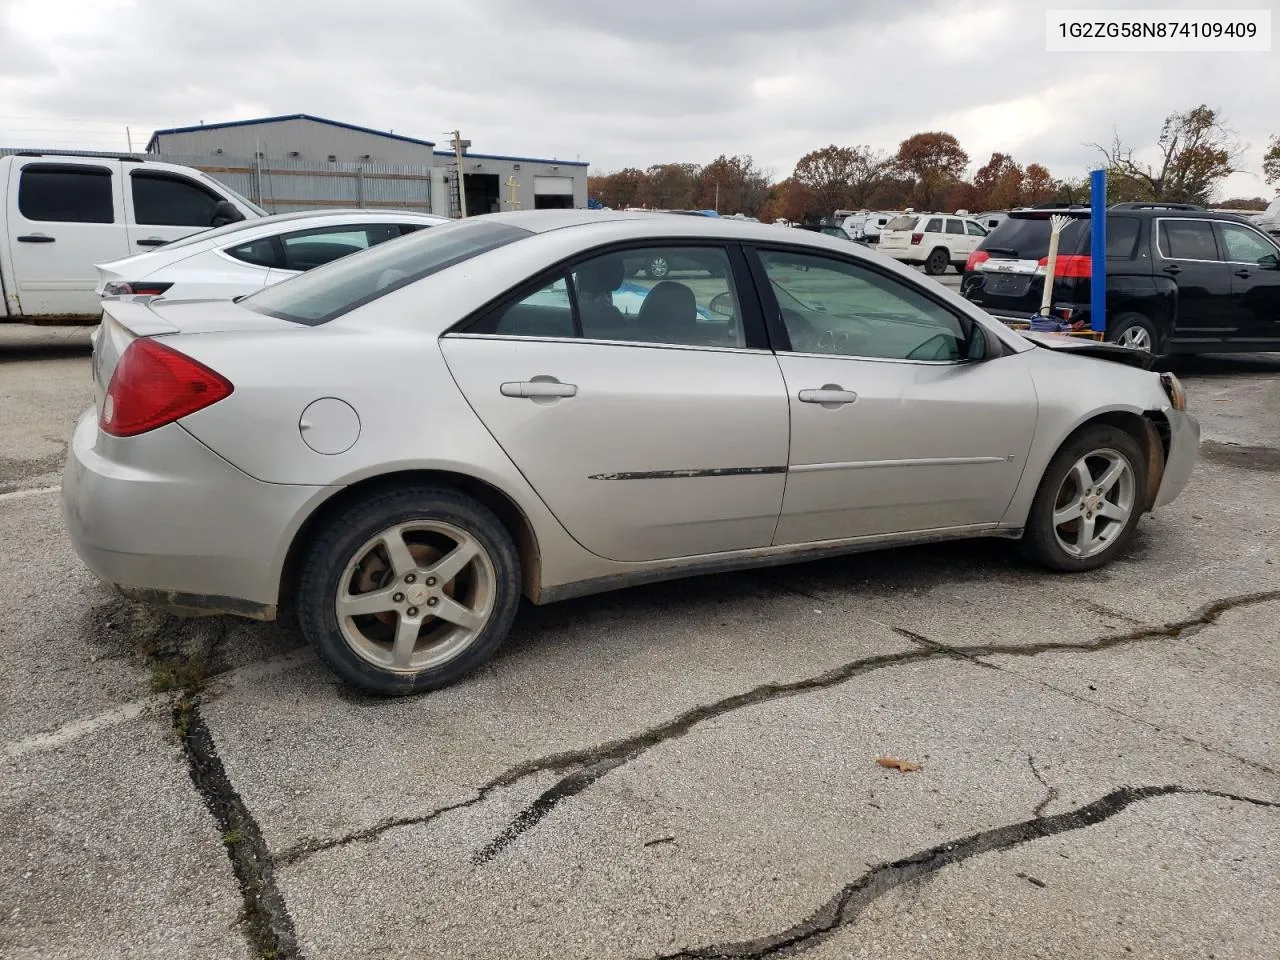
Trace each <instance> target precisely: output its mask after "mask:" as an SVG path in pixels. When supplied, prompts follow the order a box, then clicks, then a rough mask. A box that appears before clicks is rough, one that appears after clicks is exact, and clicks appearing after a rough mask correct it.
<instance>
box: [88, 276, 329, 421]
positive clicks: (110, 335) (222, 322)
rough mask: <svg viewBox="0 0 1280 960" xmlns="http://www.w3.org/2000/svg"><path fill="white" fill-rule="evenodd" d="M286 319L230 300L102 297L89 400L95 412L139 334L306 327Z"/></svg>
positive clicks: (227, 331) (95, 339)
mask: <svg viewBox="0 0 1280 960" xmlns="http://www.w3.org/2000/svg"><path fill="white" fill-rule="evenodd" d="M306 329H308V328H307V327H304V326H300V325H298V324H296V323H290V322H289V321H287V320H279V319H277V318H275V317H268V316H266V315H265V314H261V313H255V312H254V311H252V310H246V309H245V308H244V307H241V306H240V305H238V304H236V303H232V302H231V301H230V300H164V299H161V298H157V297H118V298H111V299H107V300H103V301H102V322H101V323H100V324H99V325H98V328H97V329H96V330H95V331H94V332H93V335H92V337H91V338H90V340H91V342H92V344H93V399H94V404H95V406H96V407H97V409H98V412H99V414H101V412H102V401H103V398H104V397H105V396H106V392H107V386H108V384H110V383H111V375H112V374H113V373H115V369H116V365H117V364H118V363H119V362H120V357H121V356H123V354H124V352H125V350H126V349H128V347H129V344H130V343H132V342H133V341H134V340H136V339H137V338H139V337H169V336H176V335H187V334H192V335H195V334H202V333H246V334H247V333H265V332H277V333H278V332H280V331H282V330H296V331H301V330H306Z"/></svg>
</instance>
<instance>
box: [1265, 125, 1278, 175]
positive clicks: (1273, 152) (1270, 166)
mask: <svg viewBox="0 0 1280 960" xmlns="http://www.w3.org/2000/svg"><path fill="white" fill-rule="evenodd" d="M1262 176H1263V177H1264V178H1266V181H1267V183H1274V184H1278V185H1280V134H1276V135H1275V136H1273V137H1272V138H1271V145H1270V146H1269V147H1268V148H1267V152H1266V153H1265V154H1263V157H1262Z"/></svg>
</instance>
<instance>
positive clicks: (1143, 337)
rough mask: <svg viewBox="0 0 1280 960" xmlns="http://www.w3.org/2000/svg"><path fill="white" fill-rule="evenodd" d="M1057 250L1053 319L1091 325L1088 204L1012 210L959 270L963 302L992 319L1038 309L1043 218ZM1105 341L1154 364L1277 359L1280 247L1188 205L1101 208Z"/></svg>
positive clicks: (1234, 221)
mask: <svg viewBox="0 0 1280 960" xmlns="http://www.w3.org/2000/svg"><path fill="white" fill-rule="evenodd" d="M1053 214H1061V215H1065V216H1068V217H1070V218H1071V219H1072V222H1071V223H1069V224H1067V226H1066V227H1065V228H1064V229H1063V231H1062V234H1061V236H1060V237H1059V241H1058V261H1057V269H1056V271H1055V275H1054V282H1053V297H1052V299H1051V300H1050V310H1051V314H1052V317H1053V319H1056V320H1060V321H1063V322H1066V323H1070V324H1072V325H1073V326H1077V327H1088V326H1089V296H1090V291H1089V276H1090V270H1091V258H1090V255H1089V252H1090V230H1089V226H1090V212H1089V209H1088V208H1087V207H1059V208H1051V209H1042V208H1041V209H1029V210H1014V211H1013V212H1011V213H1010V214H1009V218H1008V219H1007V220H1005V221H1004V222H1003V223H1001V224H1000V225H999V226H998V227H996V229H995V230H993V231H992V232H991V233H990V234H988V235H987V237H986V239H984V240H983V241H982V243H981V244H979V246H978V249H977V250H976V251H975V252H974V253H973V254H972V255H971V256H970V257H969V262H968V263H967V264H966V265H965V273H964V278H963V279H962V280H961V281H960V293H961V295H962V296H964V297H965V298H967V299H969V300H971V301H973V302H974V303H976V304H978V305H979V306H981V307H982V308H983V309H985V310H986V311H987V312H988V313H991V314H994V315H995V316H997V317H1000V318H1002V319H1006V320H1024V321H1025V320H1027V319H1029V318H1030V317H1031V316H1033V315H1034V314H1036V313H1037V312H1038V311H1039V309H1040V301H1041V296H1042V294H1043V292H1044V274H1045V266H1046V264H1047V263H1048V254H1049V229H1050V228H1049V217H1050V216H1052V215H1053ZM1106 270H1107V330H1106V337H1107V339H1108V340H1112V341H1115V342H1117V343H1120V344H1123V345H1125V346H1130V347H1137V348H1139V349H1142V350H1148V351H1150V352H1152V353H1155V354H1157V355H1164V354H1172V353H1209V352H1216V353H1222V352H1237V351H1240V352H1244V351H1265V350H1280V246H1278V245H1277V243H1276V240H1275V239H1273V238H1271V237H1268V236H1267V235H1266V234H1264V233H1262V232H1261V231H1259V230H1258V229H1256V228H1255V227H1253V226H1251V225H1250V224H1249V223H1248V221H1246V220H1244V219H1243V218H1241V217H1236V216H1232V215H1231V214H1224V213H1210V212H1208V211H1206V210H1205V209H1204V208H1203V207H1198V206H1193V205H1191V204H1175V203H1167V204H1154V203H1117V204H1115V205H1113V206H1111V207H1109V208H1108V209H1107V264H1106Z"/></svg>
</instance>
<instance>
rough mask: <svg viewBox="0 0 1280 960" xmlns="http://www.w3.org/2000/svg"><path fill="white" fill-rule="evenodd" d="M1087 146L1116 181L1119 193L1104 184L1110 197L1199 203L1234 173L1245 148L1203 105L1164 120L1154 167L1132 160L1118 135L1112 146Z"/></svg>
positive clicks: (1211, 111) (1130, 149)
mask: <svg viewBox="0 0 1280 960" xmlns="http://www.w3.org/2000/svg"><path fill="white" fill-rule="evenodd" d="M1089 146H1092V147H1094V148H1096V149H1097V150H1098V151H1099V152H1100V153H1101V154H1102V155H1103V157H1105V158H1106V161H1107V167H1108V172H1109V173H1110V175H1111V177H1110V179H1112V180H1115V181H1117V183H1116V186H1117V188H1118V189H1117V190H1112V189H1111V187H1110V184H1109V185H1108V195H1109V196H1112V195H1120V194H1129V193H1134V192H1137V193H1139V194H1142V196H1137V197H1133V199H1146V200H1163V201H1167V202H1172V203H1201V204H1203V203H1208V202H1209V201H1210V199H1211V198H1212V196H1213V192H1214V189H1215V188H1216V187H1217V185H1218V183H1219V182H1220V181H1222V180H1224V179H1225V178H1226V177H1228V176H1230V175H1231V174H1233V173H1235V172H1236V167H1235V163H1236V161H1237V160H1238V159H1239V158H1240V154H1241V152H1242V150H1243V148H1242V146H1241V144H1240V142H1239V141H1238V140H1237V139H1236V138H1235V134H1234V133H1232V131H1230V130H1229V129H1227V127H1226V126H1224V125H1223V123H1222V119H1221V117H1220V115H1219V114H1218V111H1216V110H1213V109H1211V108H1209V107H1208V106H1206V105H1204V104H1201V105H1200V106H1198V107H1193V108H1192V109H1190V110H1188V111H1186V112H1185V113H1171V114H1169V116H1168V117H1166V118H1165V121H1164V125H1163V126H1162V127H1161V128H1160V136H1159V138H1158V139H1157V140H1156V146H1157V148H1158V149H1159V151H1160V159H1159V160H1158V161H1157V162H1156V163H1155V164H1149V163H1143V162H1141V161H1139V160H1136V159H1134V155H1133V153H1134V151H1133V148H1131V147H1128V146H1126V145H1125V144H1124V143H1123V142H1122V141H1121V139H1120V136H1119V134H1116V135H1115V136H1114V137H1113V138H1112V141H1111V146H1110V147H1104V146H1102V144H1099V143H1093V144H1089Z"/></svg>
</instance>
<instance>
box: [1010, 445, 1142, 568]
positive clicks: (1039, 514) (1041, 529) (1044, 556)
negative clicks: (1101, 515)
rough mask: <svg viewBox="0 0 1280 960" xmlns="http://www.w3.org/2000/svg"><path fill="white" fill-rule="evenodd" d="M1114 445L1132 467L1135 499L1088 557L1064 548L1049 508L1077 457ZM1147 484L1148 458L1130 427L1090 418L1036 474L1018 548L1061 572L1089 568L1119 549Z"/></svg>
mask: <svg viewBox="0 0 1280 960" xmlns="http://www.w3.org/2000/svg"><path fill="white" fill-rule="evenodd" d="M1102 450H1108V451H1115V452H1116V453H1119V454H1121V455H1123V456H1124V458H1125V459H1127V460H1128V462H1129V465H1130V467H1131V469H1132V471H1133V483H1134V500H1133V508H1132V512H1131V513H1130V514H1129V517H1128V519H1127V520H1126V521H1125V524H1124V527H1123V529H1121V530H1120V531H1119V532H1118V533H1117V534H1115V535H1114V536H1113V537H1112V538H1111V540H1110V542H1109V543H1108V544H1107V546H1106V547H1105V548H1104V549H1103V550H1102V551H1101V552H1099V553H1096V554H1094V555H1092V556H1089V557H1077V556H1073V555H1072V554H1071V553H1069V552H1067V550H1065V549H1064V548H1063V546H1062V545H1061V544H1060V543H1059V542H1058V537H1057V536H1056V535H1055V527H1054V523H1053V513H1054V509H1055V507H1056V501H1057V500H1058V496H1059V492H1060V491H1061V490H1062V488H1063V484H1064V483H1065V482H1066V480H1067V476H1068V474H1069V473H1070V472H1071V471H1072V470H1073V469H1074V468H1075V465H1076V463H1077V462H1079V461H1080V460H1081V458H1083V457H1086V456H1088V455H1090V454H1091V453H1092V452H1094V451H1102ZM1146 489H1147V462H1146V459H1145V457H1144V455H1143V452H1142V447H1141V446H1139V444H1138V441H1136V440H1135V439H1134V438H1133V437H1132V436H1131V435H1130V434H1129V433H1127V432H1126V431H1124V430H1121V429H1120V428H1119V427H1113V426H1111V425H1109V424H1092V425H1088V426H1085V427H1082V428H1081V429H1079V430H1077V431H1076V432H1075V433H1074V434H1072V435H1071V437H1069V438H1068V439H1067V442H1066V443H1064V444H1063V445H1062V448H1061V449H1060V450H1058V452H1057V453H1056V454H1055V455H1054V457H1053V459H1052V460H1051V461H1049V466H1048V468H1047V469H1046V470H1045V472H1044V476H1043V477H1042V478H1041V480H1040V487H1039V489H1038V490H1037V491H1036V498H1035V501H1034V502H1033V503H1032V504H1031V512H1030V513H1029V514H1028V515H1027V525H1026V529H1025V530H1024V532H1023V535H1022V540H1021V541H1020V543H1019V548H1020V549H1021V551H1022V553H1023V554H1024V555H1025V556H1027V557H1028V558H1030V559H1032V560H1034V561H1036V562H1037V563H1040V564H1042V565H1043V566H1046V567H1048V568H1049V569H1051V570H1058V571H1061V572H1064V573H1080V572H1082V571H1085V570H1094V569H1096V568H1098V567H1101V566H1104V565H1105V564H1107V563H1110V562H1111V561H1112V560H1113V559H1114V558H1115V557H1116V556H1117V554H1119V553H1120V552H1121V551H1122V550H1123V549H1124V547H1125V545H1126V544H1127V543H1128V542H1129V540H1130V538H1131V537H1132V536H1133V532H1134V530H1135V529H1137V526H1138V519H1139V518H1140V517H1141V516H1142V510H1141V506H1142V496H1143V491H1145V490H1146Z"/></svg>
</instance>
